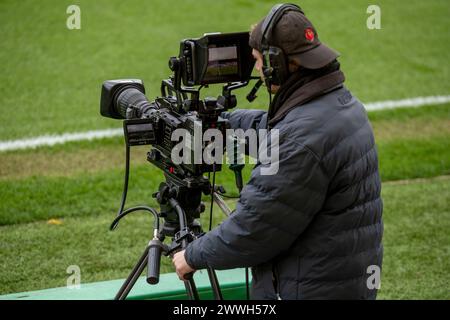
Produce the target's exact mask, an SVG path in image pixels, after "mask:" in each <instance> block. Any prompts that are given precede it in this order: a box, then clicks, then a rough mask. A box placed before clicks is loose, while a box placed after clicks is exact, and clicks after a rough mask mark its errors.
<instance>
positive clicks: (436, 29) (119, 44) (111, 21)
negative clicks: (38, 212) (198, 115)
mask: <svg viewBox="0 0 450 320" xmlns="http://www.w3.org/2000/svg"><path fill="white" fill-rule="evenodd" d="M75 3H76V4H78V5H79V6H80V8H81V30H73V31H70V30H68V29H67V28H66V19H67V16H68V15H67V14H66V8H67V7H68V5H70V4H74V1H69V0H64V1H60V0H42V1H39V5H37V4H36V1H33V0H23V1H15V0H4V1H2V2H1V3H0V27H1V30H2V50H0V65H1V66H2V73H1V74H0V83H1V86H0V108H1V111H2V112H0V123H1V124H2V125H1V126H0V140H6V139H16V138H22V137H30V136H36V135H41V134H45V133H61V132H67V131H69V132H73V131H83V130H92V129H96V128H106V127H118V126H119V123H118V122H115V121H113V120H109V119H104V118H101V117H100V115H99V98H100V86H101V83H102V82H103V81H104V80H106V79H112V78H126V77H133V78H142V79H144V81H145V82H146V87H147V92H148V93H149V94H148V96H149V97H150V98H152V97H155V96H156V95H158V94H159V84H160V81H161V80H162V79H163V78H165V77H167V76H168V75H169V70H168V68H167V61H168V58H169V57H170V56H173V55H177V54H178V52H177V51H178V46H179V45H178V44H179V41H180V40H181V39H183V38H186V37H196V36H200V35H202V34H203V33H204V32H213V31H221V32H231V31H243V30H248V29H249V26H250V25H251V24H253V23H255V22H257V21H259V20H260V19H261V18H262V17H263V16H264V15H266V14H267V12H268V10H269V8H270V7H271V6H272V5H273V1H258V2H255V1H243V0H234V1H228V2H227V3H226V5H225V4H223V3H222V2H218V1H213V0H196V1H193V0H189V1H177V2H171V1H165V0H154V1H137V0H130V1H126V2H124V1H119V0H114V1H110V0H97V1H87V0H78V1H75ZM369 4H372V3H371V2H369V1H366V0H354V1H351V2H349V1H347V0H327V1H320V2H319V1H313V0H304V1H301V2H300V5H301V6H302V7H303V9H304V10H305V12H306V13H307V15H308V17H310V19H311V20H312V21H313V22H314V24H315V26H316V28H317V29H318V32H319V35H320V38H321V40H322V41H324V42H326V43H328V44H329V45H330V46H331V47H333V48H335V49H336V50H338V51H339V52H340V53H341V58H340V61H341V62H342V67H343V70H344V71H345V73H346V77H347V81H346V83H347V85H348V86H349V88H350V89H351V90H352V91H353V93H354V94H356V95H357V96H358V97H359V98H360V99H361V100H363V101H375V100H376V101H378V100H386V99H399V98H405V97H411V96H419V95H434V94H448V83H449V80H450V65H449V64H448V61H450V50H449V49H450V47H449V42H448V30H449V29H450V21H449V19H448V16H449V14H450V5H449V4H448V1H446V0H433V1H426V2H425V1H420V0H414V1H408V3H407V5H405V3H403V2H401V1H388V0H380V1H377V4H378V5H379V6H380V7H381V10H382V29H381V30H378V31H370V30H368V29H367V28H366V19H367V17H368V15H367V13H366V9H367V7H368V5H369ZM430 26H432V28H430ZM244 91H245V92H244ZM210 92H212V93H217V89H212V90H210ZM247 92H248V90H243V91H242V93H240V94H239V96H238V97H239V99H238V101H239V107H241V108H247V107H250V105H249V104H248V103H246V102H245V99H243V97H244V93H247ZM265 97H266V95H265V94H263V92H262V91H261V97H260V99H258V100H257V101H256V102H255V103H254V105H252V107H259V108H265V107H266V105H267V103H266V102H265V101H266V99H265Z"/></svg>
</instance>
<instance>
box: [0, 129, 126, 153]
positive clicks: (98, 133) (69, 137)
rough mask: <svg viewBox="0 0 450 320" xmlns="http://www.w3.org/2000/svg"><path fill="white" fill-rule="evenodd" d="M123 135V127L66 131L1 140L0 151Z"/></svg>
mask: <svg viewBox="0 0 450 320" xmlns="http://www.w3.org/2000/svg"><path fill="white" fill-rule="evenodd" d="M121 135H123V129H106V130H94V131H86V132H75V133H64V134H61V135H45V136H39V137H35V138H30V139H20V140H10V141H0V151H10V150H19V149H30V148H31V149H32V148H37V147H41V146H53V145H55V144H64V143H66V142H69V141H83V140H94V139H102V138H110V137H115V136H121Z"/></svg>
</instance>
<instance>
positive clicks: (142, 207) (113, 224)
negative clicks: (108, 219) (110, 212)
mask: <svg viewBox="0 0 450 320" xmlns="http://www.w3.org/2000/svg"><path fill="white" fill-rule="evenodd" d="M139 210H144V211H149V212H150V213H151V214H153V216H154V217H155V222H154V229H156V230H159V216H158V212H156V210H155V209H153V208H151V207H147V206H136V207H132V208H129V209H127V210H125V211H123V212H121V213H120V214H119V215H118V216H117V217H116V218H115V219H114V220H113V222H112V223H111V226H110V227H109V229H110V230H114V229H115V228H116V227H117V225H118V224H119V221H120V219H122V218H123V217H125V216H126V215H127V214H129V213H131V212H134V211H139Z"/></svg>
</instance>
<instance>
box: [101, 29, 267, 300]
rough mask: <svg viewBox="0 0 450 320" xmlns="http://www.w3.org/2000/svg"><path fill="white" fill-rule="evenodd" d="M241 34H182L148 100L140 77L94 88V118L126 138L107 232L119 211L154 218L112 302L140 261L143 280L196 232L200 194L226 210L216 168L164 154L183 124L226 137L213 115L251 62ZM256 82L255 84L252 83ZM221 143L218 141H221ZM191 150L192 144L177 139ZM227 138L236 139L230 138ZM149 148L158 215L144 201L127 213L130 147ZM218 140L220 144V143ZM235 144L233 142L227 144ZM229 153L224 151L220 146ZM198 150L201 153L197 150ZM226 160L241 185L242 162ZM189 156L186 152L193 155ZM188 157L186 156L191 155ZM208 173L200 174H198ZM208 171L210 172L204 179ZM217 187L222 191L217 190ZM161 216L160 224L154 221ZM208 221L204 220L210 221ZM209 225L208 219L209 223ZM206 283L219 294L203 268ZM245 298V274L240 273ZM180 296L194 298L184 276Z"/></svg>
mask: <svg viewBox="0 0 450 320" xmlns="http://www.w3.org/2000/svg"><path fill="white" fill-rule="evenodd" d="M248 37H249V34H248V32H240V33H229V34H208V35H205V36H203V37H201V38H196V39H185V40H182V41H181V43H180V51H179V56H178V57H171V58H170V59H169V68H170V70H171V71H172V72H173V74H172V76H170V77H169V79H165V80H163V81H162V82H161V87H160V90H161V97H157V98H156V99H155V100H154V101H152V102H149V101H148V100H147V98H146V96H145V88H144V85H143V82H142V81H141V80H136V79H125V80H110V81H105V82H104V83H103V86H102V92H101V101H100V113H101V115H102V116H105V117H109V118H114V119H123V120H124V121H123V128H124V136H125V142H126V164H125V179H124V191H123V194H122V200H121V204H120V208H119V212H118V215H117V217H116V219H115V220H114V221H113V223H112V224H111V229H114V228H115V227H116V226H117V225H118V223H119V221H120V220H121V219H122V218H123V217H125V216H126V215H127V214H129V213H131V212H135V211H141V210H144V211H148V212H150V213H151V214H152V215H153V216H154V218H155V226H154V233H153V235H154V236H153V239H152V240H151V241H150V242H149V244H148V246H147V248H146V249H145V251H144V253H143V255H142V257H141V259H140V260H139V262H138V263H137V265H136V266H135V268H134V269H133V271H132V272H131V273H130V275H129V277H128V278H127V280H126V281H125V283H124V284H123V286H122V288H121V289H120V290H119V292H118V293H117V296H116V298H117V299H125V298H126V296H127V295H128V293H129V291H130V290H131V288H132V287H133V285H134V283H135V282H136V281H137V279H138V277H139V275H140V274H141V273H142V271H143V269H144V268H145V266H146V265H147V266H148V269H147V271H148V274H147V282H149V283H150V284H156V283H158V281H159V267H160V259H161V254H165V255H170V254H173V253H174V252H176V251H178V250H182V249H184V248H185V247H186V246H187V244H188V243H189V242H190V241H192V240H194V239H195V238H196V237H198V236H200V235H201V234H202V228H201V225H200V223H199V222H198V221H197V220H196V219H197V218H199V217H200V213H202V212H203V211H204V210H205V206H204V204H203V203H202V201H201V199H202V194H204V195H211V212H210V214H211V215H212V206H213V202H216V203H217V204H218V205H219V207H220V208H221V209H222V210H223V211H224V212H225V213H226V214H230V210H229V209H228V207H227V206H226V204H225V202H224V201H223V200H222V198H221V196H220V193H218V192H217V190H218V189H220V188H216V186H215V173H216V172H217V171H220V170H221V163H215V162H214V163H205V162H203V161H201V162H200V163H181V164H179V163H178V164H176V163H174V161H172V159H171V152H172V149H173V148H174V147H175V145H176V144H177V143H178V141H173V140H172V134H173V132H174V131H175V130H177V129H186V130H187V131H188V132H189V133H192V134H194V135H195V125H196V124H198V123H200V124H201V130H202V131H201V134H202V135H203V134H204V132H205V131H206V130H208V129H210V128H214V129H217V130H219V131H220V132H221V133H222V137H223V139H224V140H225V139H226V129H227V128H228V127H229V125H228V121H227V120H226V119H224V118H222V117H221V113H222V112H224V111H227V110H229V109H231V108H234V107H235V106H236V105H237V99H236V96H235V95H234V94H233V93H232V91H233V90H235V89H238V88H242V87H245V86H247V85H248V83H249V81H250V80H251V79H255V77H252V76H251V72H252V69H253V65H254V59H253V57H252V53H251V48H250V46H249V45H248ZM218 83H224V85H223V87H222V94H221V95H219V97H217V98H211V97H206V98H204V99H201V98H200V90H201V89H202V88H203V87H205V86H208V85H210V84H218ZM260 84H261V81H260V80H259V81H258V83H257V84H256V85H255V88H257V87H258V88H259V86H260ZM255 88H254V89H253V90H252V92H251V93H250V94H249V95H248V96H247V99H248V100H249V101H253V100H254V99H255V98H256V95H255V93H256V90H255ZM223 142H225V141H223ZM183 143H185V144H190V145H189V148H188V149H189V150H191V152H194V150H195V149H196V147H200V148H201V150H202V151H203V149H204V148H205V144H204V143H202V145H201V146H194V145H192V143H193V142H192V141H183ZM235 143H239V142H238V141H237V139H235ZM135 145H151V146H152V148H151V150H150V151H149V152H148V153H147V160H148V161H149V162H150V163H152V164H154V165H155V166H157V167H158V168H160V169H161V170H162V171H163V172H164V176H165V180H166V181H165V182H162V183H161V184H160V186H159V190H158V192H156V193H155V194H153V197H154V198H156V200H157V202H158V203H159V205H160V212H159V213H158V212H157V211H156V210H155V209H153V208H150V207H147V206H138V207H133V208H130V209H127V210H124V208H125V202H126V197H127V189H128V177H129V158H130V147H131V146H135ZM222 145H226V143H223V144H222ZM235 146H236V149H237V145H236V144H235ZM228 153H229V154H230V151H228ZM202 154H203V152H202ZM231 154H233V155H234V159H233V160H232V165H231V166H230V168H232V170H233V171H235V175H236V179H237V181H236V185H237V186H238V188H239V191H240V189H241V188H242V175H241V171H242V168H243V164H237V162H238V159H237V155H236V154H234V152H231ZM193 156H194V155H193ZM191 159H192V157H191ZM204 173H208V178H206V177H204V176H203V174H204ZM210 173H213V179H212V180H213V181H212V184H211V182H210V179H209V177H210ZM221 190H222V192H223V188H222V189H221ZM160 218H164V224H163V225H162V226H160V223H159V220H160ZM210 221H211V219H210ZM210 227H211V223H210ZM166 236H170V237H172V244H171V245H170V246H168V245H166V244H164V243H163V241H164V238H165V237H166ZM208 275H209V277H210V281H211V285H212V288H213V292H214V295H215V298H216V299H221V297H222V296H221V293H220V287H219V284H218V281H217V277H216V275H215V271H214V270H213V269H211V268H209V269H208ZM246 281H247V295H248V272H246ZM185 286H186V290H187V292H188V296H189V297H190V298H191V299H198V294H197V292H196V288H195V283H194V281H193V278H192V275H189V276H188V277H187V279H186V281H185Z"/></svg>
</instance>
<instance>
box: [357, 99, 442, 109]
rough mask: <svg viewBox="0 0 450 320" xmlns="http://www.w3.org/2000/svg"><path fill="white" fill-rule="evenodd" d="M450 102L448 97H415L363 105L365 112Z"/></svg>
mask: <svg viewBox="0 0 450 320" xmlns="http://www.w3.org/2000/svg"><path fill="white" fill-rule="evenodd" d="M447 102H450V96H430V97H417V98H410V99H403V100H388V101H380V102H370V103H366V104H364V106H365V107H366V110H367V111H375V110H384V109H395V108H417V107H423V106H432V105H438V104H444V103H447Z"/></svg>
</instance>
